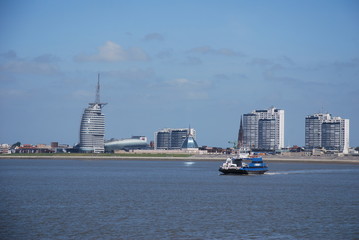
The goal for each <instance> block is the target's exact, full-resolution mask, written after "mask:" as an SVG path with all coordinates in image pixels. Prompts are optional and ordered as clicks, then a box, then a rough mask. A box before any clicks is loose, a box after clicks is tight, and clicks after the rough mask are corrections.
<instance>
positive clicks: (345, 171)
mask: <svg viewBox="0 0 359 240" xmlns="http://www.w3.org/2000/svg"><path fill="white" fill-rule="evenodd" d="M358 171H359V170H358V169H308V170H290V171H271V172H267V173H265V175H287V174H313V173H314V174H325V173H326V174H328V173H333V174H334V173H350V172H358Z"/></svg>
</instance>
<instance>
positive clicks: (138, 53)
mask: <svg viewBox="0 0 359 240" xmlns="http://www.w3.org/2000/svg"><path fill="white" fill-rule="evenodd" d="M149 59H150V58H149V56H148V55H147V54H146V52H145V51H143V50H142V49H141V48H137V47H133V48H128V49H125V48H123V47H122V46H120V45H118V44H116V43H114V42H112V41H107V42H106V43H105V44H104V45H102V46H100V47H99V48H98V52H97V53H96V54H93V55H87V54H80V55H78V56H76V57H75V60H76V61H80V62H92V61H95V62H102V61H103V62H118V61H148V60H149Z"/></svg>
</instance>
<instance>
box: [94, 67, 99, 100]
mask: <svg viewBox="0 0 359 240" xmlns="http://www.w3.org/2000/svg"><path fill="white" fill-rule="evenodd" d="M95 103H97V104H99V103H100V73H98V75H97V89H96V100H95Z"/></svg>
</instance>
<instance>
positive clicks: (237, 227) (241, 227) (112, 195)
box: [0, 160, 359, 239]
mask: <svg viewBox="0 0 359 240" xmlns="http://www.w3.org/2000/svg"><path fill="white" fill-rule="evenodd" d="M219 164H220V163H219V162H183V161H174V162H169V161H134V160H130V161H112V160H88V161H86V160H0V204H1V205H0V214H1V215H0V239H359V165H347V164H309V163H270V164H269V167H270V170H271V171H270V172H269V173H268V174H265V175H259V176H223V175H219V172H218V166H219Z"/></svg>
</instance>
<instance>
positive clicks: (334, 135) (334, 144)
mask: <svg viewBox="0 0 359 240" xmlns="http://www.w3.org/2000/svg"><path fill="white" fill-rule="evenodd" d="M305 148H306V149H316V148H324V149H326V150H331V151H338V152H342V153H348V152H349V119H343V118H341V117H332V116H331V114H329V113H325V114H323V113H317V114H313V115H308V116H307V117H306V118H305Z"/></svg>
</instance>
